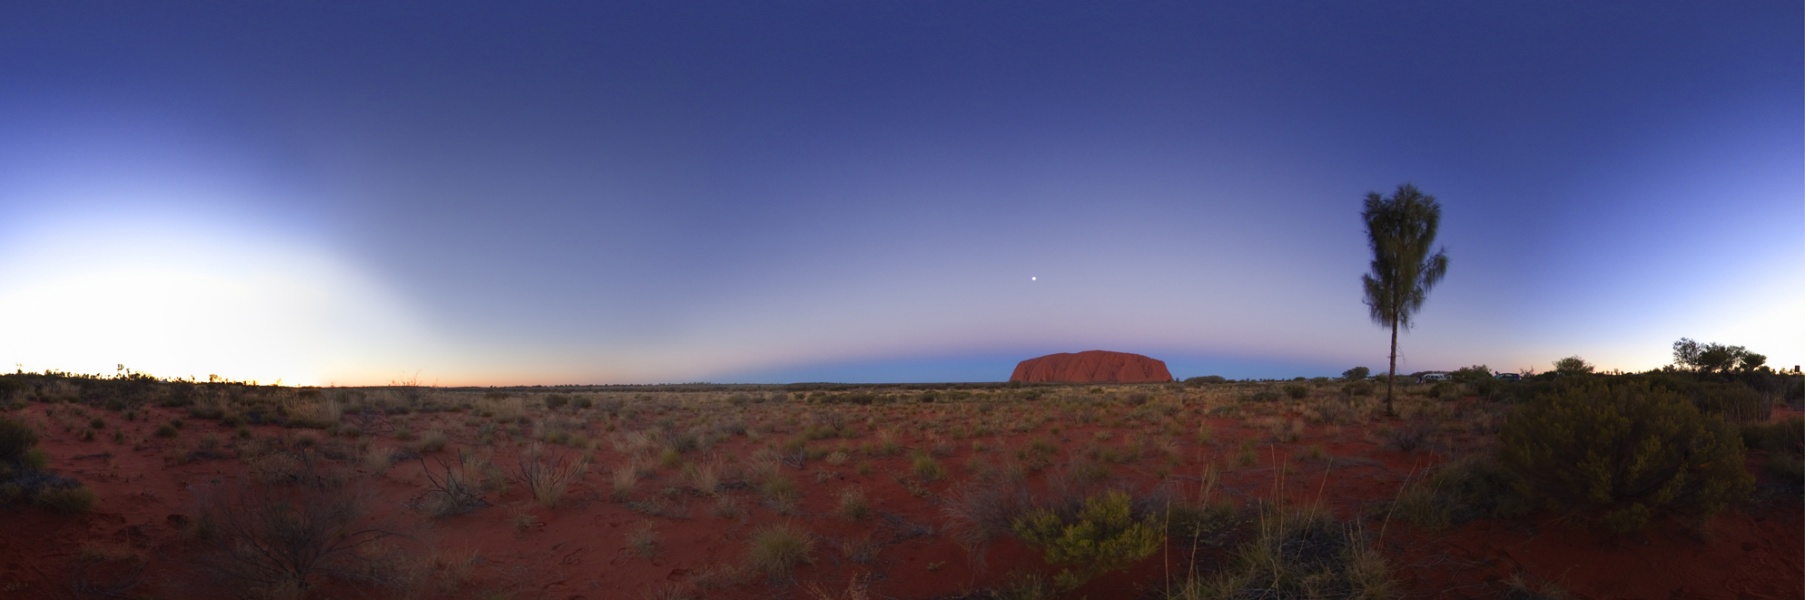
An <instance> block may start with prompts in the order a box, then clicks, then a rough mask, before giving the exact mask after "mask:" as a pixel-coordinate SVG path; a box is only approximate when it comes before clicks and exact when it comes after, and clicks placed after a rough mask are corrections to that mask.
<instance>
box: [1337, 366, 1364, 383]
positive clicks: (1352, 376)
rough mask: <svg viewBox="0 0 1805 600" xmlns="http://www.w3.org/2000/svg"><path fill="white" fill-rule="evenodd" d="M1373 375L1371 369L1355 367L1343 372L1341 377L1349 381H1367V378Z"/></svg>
mask: <svg viewBox="0 0 1805 600" xmlns="http://www.w3.org/2000/svg"><path fill="white" fill-rule="evenodd" d="M1371 374H1372V370H1371V369H1368V368H1366V367H1354V368H1352V369H1348V370H1346V371H1342V372H1341V377H1342V379H1346V380H1348V381H1365V380H1366V377H1367V376H1368V375H1371Z"/></svg>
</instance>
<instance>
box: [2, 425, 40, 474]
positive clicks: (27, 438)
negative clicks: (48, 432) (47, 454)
mask: <svg viewBox="0 0 1805 600" xmlns="http://www.w3.org/2000/svg"><path fill="white" fill-rule="evenodd" d="M36 445H38V432H36V431H32V429H31V426H29V425H26V424H24V423H20V422H18V421H15V420H13V419H11V418H9V417H3V416H0V462H5V463H17V462H18V461H20V460H21V459H22V458H24V456H25V451H26V450H28V449H30V448H31V447H33V446H36Z"/></svg>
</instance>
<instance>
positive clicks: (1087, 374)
mask: <svg viewBox="0 0 1805 600" xmlns="http://www.w3.org/2000/svg"><path fill="white" fill-rule="evenodd" d="M1009 381H1021V382H1025V383H1041V382H1059V383H1163V382H1167V381H1172V372H1171V371H1167V370H1166V361H1163V360H1159V359H1155V358H1148V357H1145V356H1141V355H1139V354H1131V353H1128V352H1111V351H1108V350H1086V351H1084V352H1077V353H1072V352H1061V353H1058V354H1048V355H1046V356H1042V357H1039V358H1030V359H1028V360H1024V361H1022V362H1021V363H1019V364H1017V365H1015V373H1014V374H1012V375H1010V376H1009Z"/></svg>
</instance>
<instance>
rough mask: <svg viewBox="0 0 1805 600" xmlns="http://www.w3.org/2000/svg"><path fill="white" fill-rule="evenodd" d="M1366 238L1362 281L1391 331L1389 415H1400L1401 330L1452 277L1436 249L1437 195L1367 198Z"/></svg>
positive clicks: (1402, 192) (1403, 188)
mask: <svg viewBox="0 0 1805 600" xmlns="http://www.w3.org/2000/svg"><path fill="white" fill-rule="evenodd" d="M1360 218H1361V219H1363V220H1365V221H1366V239H1367V243H1368V245H1370V246H1371V247H1372V250H1373V262H1372V272H1371V273H1368V274H1366V275H1364V276H1362V277H1361V280H1362V283H1364V284H1366V307H1367V308H1368V309H1370V312H1371V314H1372V318H1373V322H1375V323H1378V324H1379V325H1380V326H1381V327H1390V328H1391V370H1390V371H1389V375H1388V376H1387V377H1386V378H1385V414H1387V415H1395V414H1397V413H1396V412H1394V411H1393V410H1392V407H1391V400H1392V396H1393V395H1394V394H1395V391H1394V388H1395V387H1396V383H1395V382H1394V380H1396V379H1397V377H1398V330H1399V329H1405V330H1408V329H1410V324H1411V321H1410V317H1411V315H1413V314H1415V313H1416V311H1417V310H1419V309H1421V308H1422V307H1423V301H1424V300H1427V299H1428V298H1429V289H1430V288H1433V287H1435V284H1436V283H1439V282H1440V281H1441V278H1442V276H1443V275H1446V274H1447V273H1448V256H1447V254H1446V253H1445V252H1443V250H1442V249H1437V250H1436V251H1435V254H1433V255H1431V254H1430V253H1429V248H1430V246H1433V245H1435V230H1436V228H1438V227H1439V226H1440V225H1441V205H1440V204H1437V203H1436V202H1435V197H1434V196H1430V195H1428V194H1424V193H1423V192H1422V191H1420V190H1417V189H1416V186H1415V185H1411V184H1408V183H1406V184H1403V185H1400V186H1398V191H1397V192H1395V193H1393V194H1392V195H1391V197H1390V198H1386V197H1384V196H1381V195H1379V193H1378V192H1369V193H1367V194H1366V208H1365V210H1362V211H1360Z"/></svg>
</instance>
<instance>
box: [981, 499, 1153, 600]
mask: <svg viewBox="0 0 1805 600" xmlns="http://www.w3.org/2000/svg"><path fill="white" fill-rule="evenodd" d="M1132 508H1133V507H1132V506H1131V502H1130V500H1129V497H1128V494H1127V493H1125V492H1122V491H1120V490H1110V491H1107V492H1104V493H1103V494H1102V495H1099V496H1093V497H1090V498H1087V499H1085V501H1084V508H1083V509H1081V510H1080V511H1078V513H1077V514H1076V515H1073V516H1071V517H1069V518H1068V517H1062V516H1060V515H1059V514H1058V513H1055V512H1053V511H1051V510H1045V509H1042V510H1036V511H1034V512H1031V513H1028V514H1027V515H1025V516H1023V517H1021V518H1018V519H1016V520H1015V523H1014V526H1013V529H1014V530H1015V534H1016V535H1018V536H1020V537H1021V538H1022V541H1024V542H1027V543H1028V545H1030V546H1034V547H1036V548H1039V549H1040V550H1041V552H1043V553H1045V556H1046V560H1047V563H1048V564H1054V565H1062V566H1066V567H1077V568H1078V571H1077V572H1073V571H1071V570H1070V569H1069V568H1068V569H1062V570H1061V571H1060V573H1059V575H1058V576H1057V578H1056V581H1057V582H1058V583H1059V585H1060V587H1063V588H1065V589H1074V588H1076V587H1078V586H1079V585H1083V584H1084V582H1086V581H1089V580H1090V579H1092V578H1094V577H1096V576H1097V575H1101V574H1103V573H1107V572H1110V571H1116V570H1120V569H1125V568H1128V567H1129V566H1131V565H1133V564H1134V563H1136V562H1140V560H1141V559H1144V558H1147V557H1149V556H1152V555H1153V553H1154V552H1157V551H1159V548H1160V546H1161V545H1162V544H1164V543H1165V541H1166V532H1165V529H1164V528H1162V527H1160V526H1159V523H1158V522H1157V521H1156V520H1155V519H1154V517H1153V516H1152V515H1148V516H1146V517H1143V518H1141V519H1135V518H1134V515H1133V512H1132Z"/></svg>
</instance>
